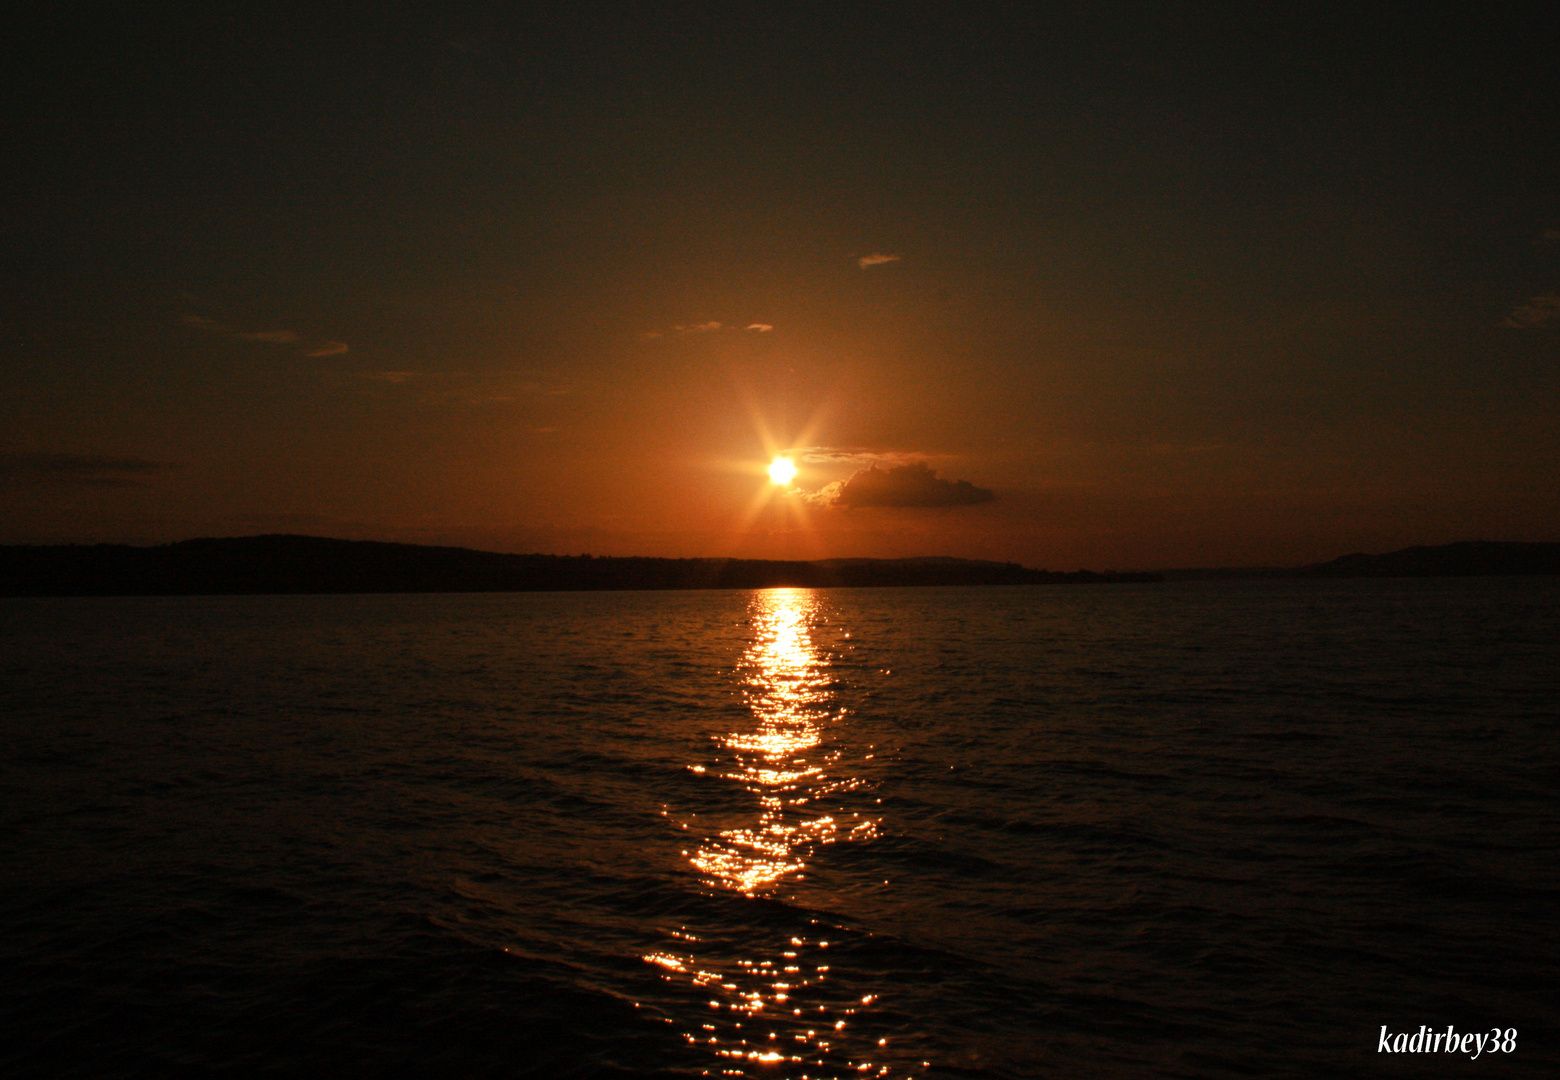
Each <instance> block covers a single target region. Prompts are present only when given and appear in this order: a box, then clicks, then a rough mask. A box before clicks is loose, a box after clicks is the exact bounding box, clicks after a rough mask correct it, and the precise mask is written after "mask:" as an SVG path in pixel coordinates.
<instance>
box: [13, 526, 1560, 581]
mask: <svg viewBox="0 0 1560 1080" xmlns="http://www.w3.org/2000/svg"><path fill="white" fill-rule="evenodd" d="M1557 573H1560V543H1515V542H1499V541H1467V542H1462V543H1455V544H1444V545H1440V546H1437V547H1410V548H1405V549H1403V550H1401V551H1395V552H1390V553H1387V554H1384V555H1365V554H1351V555H1345V556H1342V557H1340V558H1337V559H1333V560H1331V561H1330V562H1325V563H1317V564H1314V565H1310V566H1304V567H1295V568H1287V569H1285V568H1267V569H1246V570H1242V569H1230V570H1197V571H1181V572H1176V571H1167V572H1166V573H1165V574H1159V573H1153V572H1130V573H1122V572H1116V571H1105V572H1096V571H1090V570H1076V571H1051V570H1034V569H1029V568H1027V567H1024V566H1021V565H1019V564H1018V563H1004V562H987V561H981V560H974V559H956V558H949V557H941V556H934V557H922V558H909V559H821V560H815V561H811V562H801V561H790V562H787V561H773V560H762V559H665V558H648V557H632V556H627V557H625V556H592V555H512V554H503V553H499V552H490V551H476V550H473V549H470V548H459V547H431V546H425V545H419V544H399V543H389V542H384V541H375V540H337V539H331V538H327V537H317V536H293V535H268V536H251V537H228V538H216V539H199V540H184V541H180V542H178V543H173V544H162V545H157V546H152V547H135V546H131V545H127V544H89V545H77V544H58V545H11V546H0V596H157V595H169V596H172V595H202V594H255V593H260V594H264V593H418V592H537V591H591V590H619V589H621V590H643V589H758V588H774V587H784V586H793V587H804V588H850V587H872V586H879V587H882V586H926V585H1047V584H1096V583H1100V584H1103V583H1120V582H1156V581H1162V580H1164V579H1165V578H1166V577H1170V578H1182V577H1245V578H1250V577H1426V576H1471V575H1481V574H1491V575H1511V574H1557Z"/></svg>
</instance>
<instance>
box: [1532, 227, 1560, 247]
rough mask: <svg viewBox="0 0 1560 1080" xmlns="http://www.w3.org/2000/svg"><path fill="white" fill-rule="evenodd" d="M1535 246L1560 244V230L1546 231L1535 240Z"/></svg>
mask: <svg viewBox="0 0 1560 1080" xmlns="http://www.w3.org/2000/svg"><path fill="white" fill-rule="evenodd" d="M1533 243H1535V244H1560V229H1545V230H1544V231H1543V232H1541V233H1539V234H1538V235H1537V236H1536V237H1534V238H1533Z"/></svg>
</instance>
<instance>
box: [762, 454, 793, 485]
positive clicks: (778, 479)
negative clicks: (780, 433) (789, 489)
mask: <svg viewBox="0 0 1560 1080" xmlns="http://www.w3.org/2000/svg"><path fill="white" fill-rule="evenodd" d="M769 479H771V480H773V481H774V482H775V483H777V484H789V483H790V482H791V481H792V480H794V479H796V463H795V462H794V461H792V460H791V459H790V458H786V457H777V458H775V459H774V461H772V462H770V463H769Z"/></svg>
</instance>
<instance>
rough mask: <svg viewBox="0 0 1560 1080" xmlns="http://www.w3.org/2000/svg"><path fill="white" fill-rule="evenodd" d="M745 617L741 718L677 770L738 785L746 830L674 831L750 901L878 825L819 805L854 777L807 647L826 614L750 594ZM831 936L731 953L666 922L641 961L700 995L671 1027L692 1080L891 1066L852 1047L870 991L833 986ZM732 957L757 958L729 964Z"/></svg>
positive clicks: (815, 598) (823, 659) (729, 946)
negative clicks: (692, 1058)
mask: <svg viewBox="0 0 1560 1080" xmlns="http://www.w3.org/2000/svg"><path fill="white" fill-rule="evenodd" d="M748 615H749V620H750V623H751V626H752V631H753V633H752V640H751V642H750V644H749V646H748V648H747V650H746V652H745V653H744V654H743V657H742V660H741V662H740V663H739V665H738V668H737V673H738V677H739V680H740V685H741V690H742V696H743V701H744V703H745V704H746V706H747V709H748V711H749V713H750V714H751V717H752V723H751V725H744V727H743V729H742V730H738V731H732V732H727V733H723V734H721V735H718V736H716V737H715V743H716V747H717V755H716V757H715V760H714V762H713V763H711V764H712V765H713V768H711V765H706V764H703V763H696V764H692V765H690V766H689V768H690V769H691V770H692V771H694V772H697V773H706V772H714V773H715V774H716V778H718V779H721V780H724V781H726V782H729V783H733V784H737V785H740V786H741V787H742V788H744V789H746V791H748V792H750V793H751V794H752V795H753V796H754V798H755V799H756V803H757V806H756V814H755V815H754V816H753V817H752V818H751V819H750V820H748V821H746V822H740V823H731V822H729V821H728V822H727V827H725V828H720V829H718V831H710V830H708V829H707V828H706V827H705V826H704V825H703V824H702V822H699V821H698V820H697V819H696V818H695V820H693V821H690V822H689V823H687V825H688V826H689V833H690V834H691V835H694V836H700V837H701V839H699V840H698V841H697V842H696V843H695V844H694V845H692V846H690V847H689V848H687V849H686V850H684V851H683V855H684V856H685V857H686V858H687V860H688V863H689V865H690V866H691V867H692V868H693V869H694V870H695V871H696V872H697V873H698V874H699V875H700V877H701V878H702V880H703V881H704V882H705V884H706V886H707V887H709V888H711V889H713V890H715V891H717V892H730V893H737V894H741V895H745V896H750V897H758V896H763V895H768V894H771V893H775V892H776V891H777V890H779V889H781V888H783V887H785V886H787V885H791V884H793V883H799V882H802V881H804V880H805V879H806V872H807V868H808V862H809V860H810V858H811V857H812V853H813V852H814V851H815V850H816V849H817V848H818V847H820V846H822V845H825V844H832V843H835V842H837V841H845V840H869V839H871V838H872V837H874V836H875V835H876V833H877V827H878V821H877V819H876V818H875V817H858V816H856V815H847V816H848V817H849V823H848V825H847V823H846V822H844V821H842V820H840V815H839V812H838V811H831V810H830V806H829V804H830V802H832V801H834V800H833V799H832V798H831V797H832V796H838V795H842V794H844V793H846V792H848V791H851V790H855V789H859V788H862V787H864V786H865V785H866V781H865V780H864V779H862V778H861V777H852V776H850V775H848V770H847V763H846V762H844V761H842V754H843V751H842V750H841V749H840V746H839V745H837V743H838V742H839V740H833V739H831V738H830V731H831V729H834V730H838V729H837V728H836V725H838V724H840V723H841V722H843V721H844V720H845V715H846V711H845V709H844V708H843V706H841V705H840V704H839V703H838V701H837V700H836V693H835V689H834V686H835V682H834V675H833V673H832V672H831V671H830V666H831V663H830V659H829V656H828V653H827V651H826V650H824V649H822V648H820V647H819V646H818V645H817V644H816V643H815V641H814V640H813V638H814V632H815V630H817V629H819V628H820V627H821V625H822V624H823V623H824V622H825V621H826V618H827V615H826V613H825V611H824V606H823V602H822V599H821V596H820V594H818V593H815V592H813V591H811V590H808V589H770V590H766V591H762V592H756V593H754V594H752V598H751V600H750V602H749V608H748ZM755 917H757V914H755ZM840 932H841V931H838V930H836V931H832V932H831V931H830V930H829V929H828V928H826V927H824V926H821V925H820V924H819V921H818V920H817V919H811V920H810V925H809V927H808V929H807V930H804V931H803V932H800V933H797V932H790V931H787V932H786V933H787V936H786V937H784V938H780V939H778V940H775V939H771V940H773V945H772V946H768V947H766V946H759V945H753V946H748V947H745V948H744V947H742V946H735V947H734V945H735V943H734V942H733V940H732V937H731V935H730V934H729V933H727V934H725V935H722V936H723V937H725V938H726V940H725V941H724V942H717V941H713V940H706V935H701V934H700V933H698V932H697V931H696V930H695V929H694V928H690V927H687V926H679V927H676V928H668V929H667V931H666V933H667V935H668V937H670V938H671V939H672V940H671V941H670V942H669V943H668V944H667V947H665V948H663V949H660V950H657V951H656V952H653V953H650V954H648V955H646V956H645V957H644V960H645V961H646V962H648V963H651V964H654V965H656V966H657V967H659V968H661V969H662V974H663V977H664V978H666V979H668V980H669V981H673V982H679V981H684V982H691V984H692V985H693V986H694V987H697V988H698V989H699V990H700V991H701V992H702V993H703V994H707V995H708V997H707V999H705V1004H703V1005H701V1006H700V1008H701V1009H704V1010H706V1011H705V1014H704V1016H703V1017H702V1018H700V1019H696V1020H695V1021H694V1022H693V1023H690V1024H689V1028H690V1030H685V1031H684V1033H683V1034H684V1037H685V1038H686V1039H687V1041H688V1042H689V1043H690V1044H693V1045H698V1046H703V1047H704V1048H706V1049H707V1050H708V1051H709V1052H710V1054H711V1055H712V1059H713V1060H712V1063H711V1067H710V1068H709V1069H707V1070H706V1071H705V1075H708V1076H733V1077H735V1076H752V1077H766V1078H774V1080H782V1078H785V1080H843V1078H845V1077H847V1076H848V1077H863V1076H889V1075H891V1070H890V1067H889V1066H888V1065H885V1064H883V1063H882V1062H881V1061H874V1060H873V1057H874V1056H876V1055H875V1054H874V1051H878V1052H881V1051H882V1050H883V1047H884V1046H885V1045H886V1043H887V1040H886V1039H883V1040H881V1041H879V1040H863V1039H861V1038H860V1037H859V1036H857V1035H856V1033H855V1032H854V1031H853V1026H854V1020H853V1017H855V1015H856V1014H857V1013H858V1011H859V1010H860V1009H862V1008H864V1007H865V1006H868V1005H870V1004H871V1003H872V1002H873V1001H874V1000H875V999H876V996H877V995H876V994H875V993H868V994H862V993H861V991H860V988H859V987H858V988H856V989H855V990H851V991H847V990H846V989H845V988H844V987H843V986H840V987H839V988H838V989H836V984H835V983H834V982H831V978H830V969H831V967H832V966H833V965H832V964H831V963H830V954H829V951H828V950H829V946H830V940H829V938H830V936H831V933H840ZM836 944H838V942H836ZM738 949H741V951H745V952H749V953H750V954H751V953H757V954H758V955H757V956H752V955H749V956H741V955H738V954H737V950H738ZM847 993H848V994H849V995H850V996H848V997H847V996H845V995H846V994H847ZM892 1075H895V1076H904V1075H907V1074H905V1073H903V1072H900V1071H897V1070H895V1071H893V1072H892Z"/></svg>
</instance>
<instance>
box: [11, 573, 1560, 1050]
mask: <svg viewBox="0 0 1560 1080" xmlns="http://www.w3.org/2000/svg"><path fill="white" fill-rule="evenodd" d="M1557 657H1560V581H1557V580H1556V579H1529V580H1463V581H1440V582H1423V581H1385V582H1365V583H1359V582H1259V583H1219V584H1191V583H1187V584H1169V585H1159V586H1117V587H1094V588H1089V587H1030V588H1016V589H946V590H944V589H923V590H858V591H849V590H846V591H833V592H808V591H805V590H789V591H787V590H777V591H769V592H759V593H739V592H702V593H616V594H586V595H582V594H530V595H478V596H384V597H225V598H145V599H101V600H28V601H4V602H0V717H3V718H0V736H3V739H4V744H3V745H4V747H5V751H4V756H3V762H4V764H3V767H0V780H3V788H0V798H3V803H0V857H3V859H4V864H3V865H4V877H3V890H0V925H3V926H4V934H3V937H0V941H3V953H0V961H3V971H4V979H3V988H0V1075H4V1076H206V1075H211V1074H214V1073H225V1074H227V1075H250V1074H264V1075H278V1076H280V1075H296V1074H305V1073H315V1074H321V1075H330V1076H385V1075H417V1076H423V1075H425V1076H495V1077H498V1076H502V1077H514V1076H548V1077H551V1076H557V1077H596V1076H603V1077H611V1076H637V1075H667V1076H705V1075H709V1076H732V1077H735V1076H747V1077H773V1078H782V1077H783V1078H787V1080H796V1078H802V1077H806V1078H809V1080H816V1078H844V1077H863V1076H872V1077H877V1076H885V1077H912V1076H913V1077H977V1076H978V1077H1051V1076H1055V1077H1158V1076H1170V1077H1252V1076H1280V1077H1290V1076H1292V1077H1329V1076H1373V1075H1390V1076H1399V1075H1401V1076H1424V1075H1437V1076H1439V1075H1456V1076H1462V1075H1471V1074H1473V1073H1475V1072H1477V1073H1479V1074H1481V1075H1496V1076H1523V1077H1540V1076H1551V1075H1556V1068H1557V1065H1560V1053H1557V1041H1556V1040H1557V1038H1560V1008H1557V1000H1560V995H1557V993H1556V988H1555V985H1556V975H1557V957H1560V931H1557V912H1560V865H1557V864H1560V860H1557V852H1560V749H1557V740H1556V736H1557V731H1560V663H1557V660H1556V658H1557ZM1382 1025H1387V1027H1388V1028H1389V1031H1390V1033H1398V1032H1408V1033H1410V1034H1412V1033H1415V1032H1417V1031H1418V1030H1419V1029H1420V1026H1421V1025H1427V1026H1428V1027H1429V1028H1431V1029H1433V1030H1435V1031H1444V1030H1445V1029H1446V1028H1447V1026H1448V1025H1451V1026H1452V1027H1454V1028H1455V1030H1456V1031H1457V1032H1458V1033H1459V1034H1460V1033H1463V1032H1478V1033H1488V1032H1489V1031H1490V1029H1492V1028H1499V1029H1501V1031H1502V1032H1505V1031H1506V1030H1507V1029H1512V1028H1514V1029H1516V1031H1517V1034H1516V1038H1515V1048H1514V1049H1513V1050H1512V1051H1510V1052H1505V1051H1503V1050H1496V1051H1495V1052H1493V1053H1491V1052H1489V1051H1486V1052H1485V1053H1484V1054H1482V1056H1480V1057H1479V1058H1478V1059H1477V1060H1470V1058H1471V1053H1470V1054H1451V1055H1448V1054H1446V1053H1444V1052H1442V1053H1436V1054H1418V1055H1414V1054H1401V1055H1394V1054H1382V1053H1379V1052H1378V1050H1377V1046H1378V1038H1379V1032H1380V1028H1381V1026H1382Z"/></svg>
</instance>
